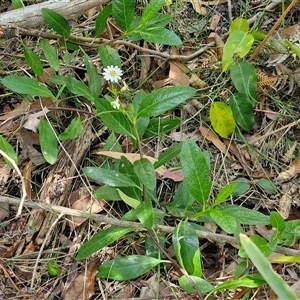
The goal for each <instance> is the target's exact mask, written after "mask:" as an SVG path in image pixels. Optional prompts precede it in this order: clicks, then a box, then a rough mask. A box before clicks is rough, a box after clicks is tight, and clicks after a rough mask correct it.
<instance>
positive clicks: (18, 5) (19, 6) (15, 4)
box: [11, 0, 25, 9]
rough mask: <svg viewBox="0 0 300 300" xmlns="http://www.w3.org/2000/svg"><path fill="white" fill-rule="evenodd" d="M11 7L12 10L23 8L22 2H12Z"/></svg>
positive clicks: (18, 0)
mask: <svg viewBox="0 0 300 300" xmlns="http://www.w3.org/2000/svg"><path fill="white" fill-rule="evenodd" d="M11 5H12V6H13V8H14V9H18V8H22V7H25V5H24V3H23V1H22V0H12V1H11Z"/></svg>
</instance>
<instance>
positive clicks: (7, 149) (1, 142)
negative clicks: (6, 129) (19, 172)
mask: <svg viewBox="0 0 300 300" xmlns="http://www.w3.org/2000/svg"><path fill="white" fill-rule="evenodd" d="M0 149H1V150H2V151H3V152H4V153H5V154H7V155H8V156H9V157H10V158H11V159H12V160H13V161H14V162H15V163H16V164H18V155H17V153H16V152H15V150H14V148H13V147H12V145H11V144H10V143H9V142H8V141H7V140H6V139H5V138H4V137H3V136H1V135H0ZM4 160H5V162H6V163H7V165H8V166H9V167H10V168H11V169H13V168H14V167H13V165H12V164H11V162H10V161H8V160H7V159H6V158H5V157H4Z"/></svg>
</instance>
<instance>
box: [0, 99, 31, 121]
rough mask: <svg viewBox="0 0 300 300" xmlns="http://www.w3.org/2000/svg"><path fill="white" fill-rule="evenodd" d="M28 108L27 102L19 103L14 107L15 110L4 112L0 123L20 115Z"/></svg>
mask: <svg viewBox="0 0 300 300" xmlns="http://www.w3.org/2000/svg"><path fill="white" fill-rule="evenodd" d="M29 106H30V103H28V101H25V100H24V101H22V102H21V103H18V104H16V105H15V108H14V109H13V110H11V111H9V112H6V113H5V114H4V115H2V116H0V121H5V120H8V119H10V118H13V117H16V116H19V115H22V114H23V113H24V112H25V111H26V110H27V108H28V107H29Z"/></svg>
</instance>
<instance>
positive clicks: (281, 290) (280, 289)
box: [240, 234, 298, 300]
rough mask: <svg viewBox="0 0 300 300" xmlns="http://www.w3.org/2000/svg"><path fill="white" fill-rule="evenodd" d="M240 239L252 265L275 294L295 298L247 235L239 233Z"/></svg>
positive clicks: (293, 299) (285, 297)
mask: <svg viewBox="0 0 300 300" xmlns="http://www.w3.org/2000/svg"><path fill="white" fill-rule="evenodd" d="M240 241H241V244H242V246H243V247H244V249H245V251H246V253H247V255H248V256H249V258H250V259H251V261H252V263H253V264H254V266H255V267H256V268H257V270H258V271H259V273H260V274H261V275H262V276H263V277H264V279H265V280H266V281H267V283H268V284H269V286H270V287H271V288H272V289H273V291H274V292H275V293H276V294H277V296H278V297H279V298H280V299H289V300H297V299H298V297H297V296H296V295H295V294H294V292H293V291H292V290H291V288H290V287H289V286H288V285H287V283H286V282H285V281H284V279H283V278H282V277H281V276H279V275H278V274H277V273H276V272H275V271H274V270H273V268H272V266H271V264H270V263H269V261H268V259H267V258H266V257H265V256H264V255H263V253H262V252H261V251H260V250H259V249H258V248H257V246H256V245H255V244H254V243H253V242H252V241H251V240H250V239H249V237H247V236H246V235H245V234H240Z"/></svg>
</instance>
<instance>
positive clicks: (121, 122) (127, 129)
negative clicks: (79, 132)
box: [95, 99, 135, 139]
mask: <svg viewBox="0 0 300 300" xmlns="http://www.w3.org/2000/svg"><path fill="white" fill-rule="evenodd" d="M95 104H96V109H97V112H98V115H99V117H100V119H101V120H102V122H103V123H104V125H105V126H107V127H108V128H109V129H110V130H112V131H114V132H116V133H119V134H124V135H129V136H130V137H132V138H133V139H135V136H134V133H133V129H132V125H131V124H130V122H129V120H128V119H127V118H126V116H125V115H124V114H123V113H122V112H121V111H119V110H117V109H114V108H113V107H112V105H111V104H110V102H109V101H108V100H106V99H96V100H95Z"/></svg>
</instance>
